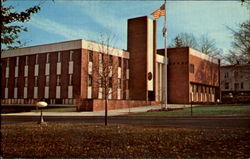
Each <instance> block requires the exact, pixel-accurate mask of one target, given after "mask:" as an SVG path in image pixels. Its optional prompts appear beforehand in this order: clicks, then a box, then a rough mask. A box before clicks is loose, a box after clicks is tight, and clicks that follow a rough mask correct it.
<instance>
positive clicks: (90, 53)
mask: <svg viewBox="0 0 250 159" xmlns="http://www.w3.org/2000/svg"><path fill="white" fill-rule="evenodd" d="M88 53H89V55H88V56H89V62H93V51H91V50H90V51H89V52H88Z"/></svg>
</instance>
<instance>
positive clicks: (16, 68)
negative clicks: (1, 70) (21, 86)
mask: <svg viewBox="0 0 250 159" xmlns="http://www.w3.org/2000/svg"><path fill="white" fill-rule="evenodd" d="M15 77H18V66H15Z"/></svg>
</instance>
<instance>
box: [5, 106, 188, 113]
mask: <svg viewBox="0 0 250 159" xmlns="http://www.w3.org/2000/svg"><path fill="white" fill-rule="evenodd" d="M187 107H190V105H168V108H187ZM160 108H162V106H160V105H156V106H144V107H134V108H125V109H116V110H108V116H118V115H126V114H129V113H141V112H147V111H148V110H152V109H160ZM43 115H44V116H104V115H105V111H96V112H43ZM1 116H40V112H20V113H8V114H1Z"/></svg>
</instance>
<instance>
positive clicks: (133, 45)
mask: <svg viewBox="0 0 250 159" xmlns="http://www.w3.org/2000/svg"><path fill="white" fill-rule="evenodd" d="M101 47H106V46H104V45H101V44H98V43H95V42H90V41H85V40H73V41H66V42H59V43H53V44H45V45H38V46H31V47H24V48H19V49H15V50H7V51H3V52H2V75H1V78H2V79H1V80H2V90H1V91H2V92H1V93H2V103H3V104H34V103H35V102H37V100H40V99H45V100H46V101H47V102H48V103H49V104H70V105H75V104H77V105H78V110H91V111H96V110H102V109H103V108H104V107H103V106H102V103H103V100H102V99H103V94H102V93H100V92H101V90H102V89H103V87H102V86H101V85H100V86H98V85H96V84H95V82H93V81H96V80H97V79H98V74H97V73H95V71H93V69H94V67H95V66H98V70H99V69H100V68H101V64H102V62H103V59H109V61H110V67H112V70H113V72H117V73H116V74H114V75H113V76H111V77H110V81H112V82H110V83H114V84H113V85H112V84H111V85H110V87H109V89H110V90H112V91H113V92H112V93H111V94H110V95H109V97H108V98H109V99H110V101H109V109H116V108H124V107H134V106H140V105H148V104H155V103H160V102H161V101H162V86H163V85H164V82H163V81H162V79H163V68H164V54H163V50H162V49H160V50H157V42H156V21H154V20H152V19H150V18H149V17H147V16H144V17H138V18H133V19H129V20H128V49H127V51H125V50H120V49H115V48H111V50H112V51H105V49H103V50H101V49H100V48H101ZM168 58H169V65H168V102H169V103H179V104H187V103H190V102H191V101H193V102H199V103H205V102H214V101H215V99H217V98H220V93H219V92H220V82H219V77H220V75H219V74H220V71H219V70H220V69H219V67H220V63H219V60H217V59H214V58H212V57H209V56H207V55H204V54H202V53H199V52H197V51H195V50H193V49H191V48H186V47H185V48H172V49H168Z"/></svg>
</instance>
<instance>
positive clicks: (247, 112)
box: [130, 105, 250, 117]
mask: <svg viewBox="0 0 250 159" xmlns="http://www.w3.org/2000/svg"><path fill="white" fill-rule="evenodd" d="M130 116H166V117H188V116H191V108H185V109H183V110H174V111H153V112H145V113H137V114H130ZM193 116H212V117H215V116H250V105H249V106H247V105H244V106H218V105H213V106H200V107H193Z"/></svg>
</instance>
